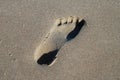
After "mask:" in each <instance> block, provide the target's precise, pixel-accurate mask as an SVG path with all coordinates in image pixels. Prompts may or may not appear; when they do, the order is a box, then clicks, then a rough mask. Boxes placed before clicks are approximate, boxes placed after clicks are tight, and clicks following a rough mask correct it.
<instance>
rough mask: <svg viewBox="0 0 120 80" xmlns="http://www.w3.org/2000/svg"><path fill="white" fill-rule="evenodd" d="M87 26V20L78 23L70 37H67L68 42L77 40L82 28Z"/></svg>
mask: <svg viewBox="0 0 120 80" xmlns="http://www.w3.org/2000/svg"><path fill="white" fill-rule="evenodd" d="M84 24H85V20H82V21H81V22H78V21H77V22H76V26H75V28H74V30H72V31H71V32H70V33H69V34H68V35H67V40H68V41H69V40H71V39H73V38H75V37H76V36H77V35H78V33H79V32H80V30H81V28H82V27H83V25H84Z"/></svg>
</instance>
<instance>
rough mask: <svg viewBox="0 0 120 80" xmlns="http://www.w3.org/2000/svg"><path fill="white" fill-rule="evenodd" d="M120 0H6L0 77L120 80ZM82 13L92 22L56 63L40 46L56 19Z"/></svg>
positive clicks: (0, 16) (0, 17)
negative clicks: (44, 57) (48, 61)
mask: <svg viewBox="0 0 120 80" xmlns="http://www.w3.org/2000/svg"><path fill="white" fill-rule="evenodd" d="M119 9H120V1H119V0H101V1H100V0H1V1H0V80H120V26H119V25H120V10H119ZM74 15H76V16H79V17H81V18H84V19H85V21H86V25H85V26H84V27H83V28H82V30H81V31H80V34H79V35H78V36H77V37H76V38H75V39H73V40H71V41H69V42H67V43H66V44H65V45H64V46H63V47H62V48H61V49H60V51H59V52H58V56H57V57H58V59H57V61H56V62H55V64H54V65H53V66H51V67H48V66H44V65H42V66H41V65H38V64H36V63H35V61H34V56H33V55H34V51H35V49H36V47H37V46H38V45H39V43H40V42H41V40H42V39H43V37H44V35H45V34H46V33H47V32H48V31H49V30H50V29H51V27H52V25H53V23H54V20H55V19H57V18H61V17H68V16H74Z"/></svg>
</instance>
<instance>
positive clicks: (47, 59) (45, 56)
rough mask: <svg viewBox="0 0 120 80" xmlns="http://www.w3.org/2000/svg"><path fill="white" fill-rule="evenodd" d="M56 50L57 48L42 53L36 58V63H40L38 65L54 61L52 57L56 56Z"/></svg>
mask: <svg viewBox="0 0 120 80" xmlns="http://www.w3.org/2000/svg"><path fill="white" fill-rule="evenodd" d="M58 51H59V50H58V49H56V50H54V51H51V52H48V53H45V54H43V55H42V56H41V57H40V58H39V59H38V61H37V63H38V64H40V65H43V64H46V65H50V64H51V63H52V62H53V61H54V59H55V58H56V55H57V52H58Z"/></svg>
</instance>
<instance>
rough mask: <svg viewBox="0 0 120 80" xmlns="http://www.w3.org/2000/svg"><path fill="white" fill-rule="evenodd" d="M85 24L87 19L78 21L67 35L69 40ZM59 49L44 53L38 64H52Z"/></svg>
mask: <svg viewBox="0 0 120 80" xmlns="http://www.w3.org/2000/svg"><path fill="white" fill-rule="evenodd" d="M84 24H85V20H82V21H81V22H78V21H77V22H76V26H75V28H74V30H72V31H71V32H70V33H69V34H68V35H67V41H69V40H71V39H73V38H75V37H76V36H77V35H78V33H79V32H80V30H81V28H82V27H83V25H84ZM58 51H59V49H56V50H53V51H50V52H48V53H44V54H43V55H42V56H41V57H40V58H39V59H38V61H37V63H38V64H40V65H43V64H45V65H50V64H51V63H52V62H53V61H54V60H55V58H56V55H57V53H58Z"/></svg>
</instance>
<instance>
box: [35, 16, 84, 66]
mask: <svg viewBox="0 0 120 80" xmlns="http://www.w3.org/2000/svg"><path fill="white" fill-rule="evenodd" d="M84 23H85V21H84V20H83V19H81V18H79V17H75V16H74V17H72V16H70V17H68V18H60V19H57V20H56V21H55V23H54V25H53V27H52V28H51V30H50V31H49V32H48V33H47V34H46V36H45V37H44V38H43V40H42V41H41V43H40V45H39V46H38V47H37V48H36V50H35V53H34V60H35V61H36V62H37V63H38V64H40V65H42V64H46V65H49V66H51V65H52V64H53V63H54V62H55V60H56V59H57V58H56V55H57V53H58V51H59V50H60V48H61V47H62V46H63V45H64V44H65V43H66V42H68V41H70V40H71V39H73V38H75V37H76V35H77V34H78V33H79V31H80V29H81V28H82V27H83V25H84Z"/></svg>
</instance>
